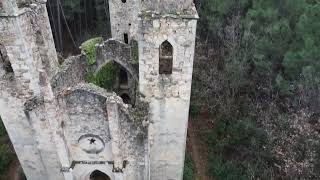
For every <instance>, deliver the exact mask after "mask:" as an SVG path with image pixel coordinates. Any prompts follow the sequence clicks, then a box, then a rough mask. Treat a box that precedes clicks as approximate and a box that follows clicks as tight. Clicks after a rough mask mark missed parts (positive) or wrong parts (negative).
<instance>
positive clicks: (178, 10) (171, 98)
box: [0, 0, 198, 180]
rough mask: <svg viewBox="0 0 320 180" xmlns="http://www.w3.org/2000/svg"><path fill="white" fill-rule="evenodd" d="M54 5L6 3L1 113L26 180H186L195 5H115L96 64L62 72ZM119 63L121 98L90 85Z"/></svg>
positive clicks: (0, 6)
mask: <svg viewBox="0 0 320 180" xmlns="http://www.w3.org/2000/svg"><path fill="white" fill-rule="evenodd" d="M45 3H46V1H45V0H41V1H35V0H2V1H1V2H0V89H1V90H0V115H1V117H2V119H3V121H4V124H5V127H6V129H7V131H8V134H9V137H10V139H11V141H12V143H13V145H14V148H15V151H16V153H17V155H18V158H19V160H20V163H21V165H22V168H23V170H24V172H25V174H26V177H27V178H28V179H31V180H44V179H48V180H63V179H65V180H89V179H94V178H95V177H100V178H104V179H111V180H164V179H167V180H176V179H177V180H179V179H180V180H181V179H182V177H183V166H184V155H185V146H186V134H187V123H188V112H189V104H190V93H191V82H192V70H193V56H194V47H195V35H196V23H197V19H198V15H197V12H196V9H195V7H194V4H193V2H192V1H191V0H179V1H177V0H161V1H159V0H141V1H138V0H109V7H110V21H111V30H112V39H109V40H106V41H105V42H103V43H101V44H99V45H97V50H96V57H97V58H96V61H95V63H94V64H92V65H91V66H88V65H87V56H86V54H85V53H83V54H80V55H78V56H73V57H69V58H68V59H66V60H65V61H64V62H63V64H61V65H59V63H58V60H57V54H56V50H55V46H54V41H53V37H52V32H51V27H50V23H49V19H48V15H47V10H46V4H45ZM132 44H135V46H136V47H135V48H136V49H135V48H134V46H133V45H132ZM110 61H111V62H113V63H116V64H117V65H118V66H120V67H121V69H122V72H121V73H122V75H121V74H120V75H119V76H123V77H124V79H125V80H121V77H119V78H118V80H117V81H116V82H117V87H118V91H117V92H111V91H108V90H106V89H103V88H100V87H98V86H96V85H94V84H91V83H87V82H86V74H87V73H88V72H91V73H97V72H98V71H99V70H100V69H101V68H102V67H103V66H104V65H105V64H106V63H108V62H110ZM135 61H136V62H135ZM119 79H120V80H119Z"/></svg>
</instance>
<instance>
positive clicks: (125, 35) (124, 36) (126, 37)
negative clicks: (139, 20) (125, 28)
mask: <svg viewBox="0 0 320 180" xmlns="http://www.w3.org/2000/svg"><path fill="white" fill-rule="evenodd" d="M123 40H124V42H125V43H126V44H129V37H128V34H127V33H124V34H123Z"/></svg>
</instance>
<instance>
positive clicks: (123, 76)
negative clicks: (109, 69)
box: [119, 69, 128, 89]
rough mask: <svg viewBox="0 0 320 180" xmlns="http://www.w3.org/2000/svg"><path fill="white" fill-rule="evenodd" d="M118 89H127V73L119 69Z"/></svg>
mask: <svg viewBox="0 0 320 180" xmlns="http://www.w3.org/2000/svg"><path fill="white" fill-rule="evenodd" d="M119 81H120V88H121V89H128V73H127V72H126V71H125V70H124V69H120V78H119Z"/></svg>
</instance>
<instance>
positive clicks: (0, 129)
mask: <svg viewBox="0 0 320 180" xmlns="http://www.w3.org/2000/svg"><path fill="white" fill-rule="evenodd" d="M6 134H7V131H6V128H5V127H4V124H3V122H2V119H1V117H0V137H2V136H4V135H6Z"/></svg>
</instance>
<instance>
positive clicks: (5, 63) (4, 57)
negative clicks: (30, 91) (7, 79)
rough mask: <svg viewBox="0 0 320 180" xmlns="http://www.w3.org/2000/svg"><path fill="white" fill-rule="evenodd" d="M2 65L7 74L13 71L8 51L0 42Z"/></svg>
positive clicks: (0, 61)
mask: <svg viewBox="0 0 320 180" xmlns="http://www.w3.org/2000/svg"><path fill="white" fill-rule="evenodd" d="M0 67H1V68H2V70H3V71H4V73H5V74H9V73H13V69H12V65H11V63H10V61H9V57H8V56H7V51H6V49H5V47H4V46H3V45H1V44H0Z"/></svg>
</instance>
